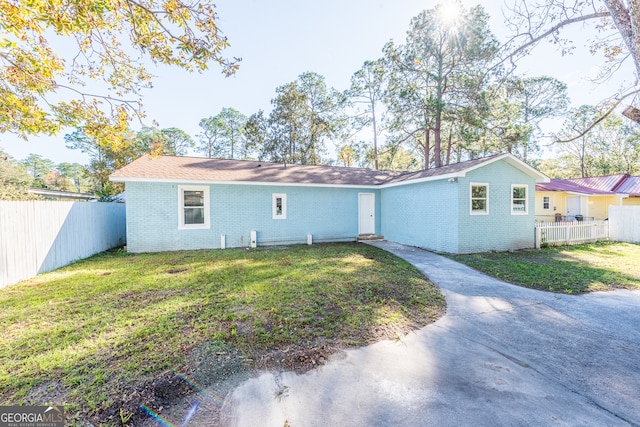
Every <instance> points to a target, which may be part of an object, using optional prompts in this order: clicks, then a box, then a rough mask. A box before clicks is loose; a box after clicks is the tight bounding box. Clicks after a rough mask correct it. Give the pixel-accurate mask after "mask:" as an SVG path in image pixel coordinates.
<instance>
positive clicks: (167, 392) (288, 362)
mask: <svg viewBox="0 0 640 427" xmlns="http://www.w3.org/2000/svg"><path fill="white" fill-rule="evenodd" d="M441 314H444V309H443V310H442V313H441ZM431 321H433V320H431ZM412 330H414V328H412V327H410V326H409V325H407V326H406V327H405V328H403V329H397V328H395V329H392V328H385V327H380V328H375V329H374V330H373V331H372V333H371V335H369V336H368V337H367V341H369V342H376V341H381V340H385V339H398V338H399V337H400V336H402V335H405V334H407V333H409V332H411V331H412ZM352 347H353V346H349V345H347V344H345V343H341V342H336V341H332V340H321V341H320V342H317V343H315V344H313V345H309V346H302V345H292V346H287V347H285V348H279V349H275V350H265V351H262V352H258V353H256V354H253V355H252V356H251V357H248V356H246V355H245V354H243V353H242V352H241V351H240V350H238V349H236V348H234V347H232V346H230V345H228V344H227V343H224V342H209V343H205V344H201V345H199V346H197V347H196V348H194V349H193V350H192V352H191V356H190V357H189V365H188V366H187V367H184V368H183V369H181V371H180V372H178V371H175V370H169V371H166V372H164V373H163V374H162V375H159V376H157V377H156V378H153V379H151V380H149V381H147V382H146V383H144V384H143V385H142V386H139V387H137V388H136V389H134V390H133V391H131V392H129V393H126V394H123V396H122V400H120V401H117V402H114V403H113V404H112V405H111V406H110V407H109V409H108V410H107V411H105V412H104V414H103V416H102V417H99V419H96V421H97V422H98V423H106V424H111V425H118V426H143V427H155V426H157V425H158V422H159V421H158V420H164V422H169V423H171V424H173V425H186V423H185V422H186V421H188V423H189V425H193V426H208V425H209V426H210V425H220V424H224V422H225V416H226V414H228V409H229V408H228V406H226V405H228V403H227V402H226V397H227V395H228V394H229V393H230V392H232V391H233V389H235V388H236V387H237V386H239V385H240V384H241V383H242V382H244V381H246V380H248V379H250V378H252V377H256V376H258V375H260V374H261V373H262V372H268V371H277V372H281V371H294V372H297V373H300V374H303V373H305V372H307V371H309V370H311V369H314V368H317V367H319V366H322V365H324V364H326V363H327V362H329V361H330V360H334V359H337V358H342V357H343V355H344V350H347V349H349V348H352ZM140 402H146V403H145V404H144V405H141V404H140ZM227 421H228V420H227Z"/></svg>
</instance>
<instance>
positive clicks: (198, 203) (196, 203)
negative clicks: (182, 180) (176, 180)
mask: <svg viewBox="0 0 640 427" xmlns="http://www.w3.org/2000/svg"><path fill="white" fill-rule="evenodd" d="M178 209H179V212H178V218H179V220H178V228H179V229H198V228H209V187H206V186H186V185H180V186H178Z"/></svg>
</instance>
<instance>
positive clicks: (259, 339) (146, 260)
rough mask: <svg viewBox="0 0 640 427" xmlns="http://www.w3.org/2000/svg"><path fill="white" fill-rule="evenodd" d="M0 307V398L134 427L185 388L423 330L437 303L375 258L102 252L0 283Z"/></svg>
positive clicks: (349, 251)
mask: <svg viewBox="0 0 640 427" xmlns="http://www.w3.org/2000/svg"><path fill="white" fill-rule="evenodd" d="M0 307H1V308H2V309H1V311H0V402H1V403H2V404H34V405H35V404H37V405H43V404H49V403H53V404H60V403H63V404H64V405H65V410H66V412H67V419H68V420H69V423H72V424H83V425H87V424H88V423H92V424H93V425H121V424H125V422H128V423H129V424H131V425H136V424H137V422H139V421H140V419H139V417H140V416H142V415H144V414H142V415H141V409H140V408H149V410H152V411H155V412H159V411H161V409H162V408H161V407H162V405H165V404H168V403H171V402H167V401H166V399H165V400H163V399H162V398H163V396H165V395H166V394H167V393H173V394H174V395H175V396H177V395H180V394H185V393H188V392H189V390H188V388H189V384H192V383H193V382H195V381H196V380H198V381H199V383H200V385H199V386H201V387H207V386H208V385H209V384H211V383H214V382H215V383H219V382H220V381H224V380H225V378H224V377H225V376H232V375H233V374H234V372H236V371H237V370H238V369H240V368H242V367H245V368H247V369H269V368H276V369H299V370H305V369H309V368H311V367H313V366H317V365H318V364H322V363H324V361H326V360H327V358H328V357H329V356H330V355H331V353H334V352H336V351H338V350H339V349H341V348H344V347H349V346H359V345H365V344H367V343H371V342H374V341H377V340H380V339H384V338H391V339H394V338H399V337H400V336H402V334H404V333H406V332H408V331H409V330H411V329H415V328H419V327H421V326H424V325H425V324H428V323H430V322H433V321H434V320H436V319H437V318H438V317H440V316H441V315H442V314H443V313H444V308H445V301H444V298H443V296H442V294H441V293H440V292H439V290H438V289H437V287H436V286H434V285H433V284H432V283H430V282H428V281H427V280H426V279H425V277H424V276H423V275H422V274H421V273H420V272H419V271H417V270H416V269H415V268H414V267H412V266H411V265H410V264H408V263H407V262H405V261H403V260H401V259H399V258H397V257H395V256H393V255H391V254H389V253H387V252H385V251H382V250H380V249H377V248H374V247H371V246H367V245H363V244H327V245H313V246H291V247H271V248H258V249H253V250H247V249H233V250H225V251H219V250H218V251H185V252H172V253H158V254H128V253H126V252H124V251H122V250H115V251H110V252H106V253H103V254H100V255H98V256H95V257H93V258H90V259H87V260H83V261H80V262H77V263H75V264H73V265H71V266H68V267H66V268H62V269H60V270H57V271H55V272H51V273H48V274H44V275H40V276H38V277H36V278H34V279H31V280H29V281H25V282H22V283H19V284H16V285H13V286H10V287H8V288H5V289H2V290H0ZM230 358H232V359H233V363H231V362H229V359H230ZM223 362H224V363H223ZM220 364H224V366H227V367H230V368H229V369H226V368H225V369H226V370H225V369H222V370H220V369H219V368H220ZM205 368H206V369H205ZM216 369H217V370H216ZM227 371H228V372H227ZM203 372H204V373H203ZM182 380H184V381H182ZM141 405H144V406H141ZM132 416H133V418H131V417H132ZM136 417H138V418H136ZM136 420H137V422H136Z"/></svg>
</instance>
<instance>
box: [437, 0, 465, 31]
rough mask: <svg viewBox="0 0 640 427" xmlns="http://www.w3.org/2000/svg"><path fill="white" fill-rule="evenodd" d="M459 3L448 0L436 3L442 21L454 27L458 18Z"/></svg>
mask: <svg viewBox="0 0 640 427" xmlns="http://www.w3.org/2000/svg"><path fill="white" fill-rule="evenodd" d="M460 12H461V10H460V3H458V2H457V1H448V2H446V3H442V4H440V5H438V16H439V18H440V20H441V21H442V23H444V24H445V25H447V26H449V27H455V26H456V23H457V21H458V19H459V18H460Z"/></svg>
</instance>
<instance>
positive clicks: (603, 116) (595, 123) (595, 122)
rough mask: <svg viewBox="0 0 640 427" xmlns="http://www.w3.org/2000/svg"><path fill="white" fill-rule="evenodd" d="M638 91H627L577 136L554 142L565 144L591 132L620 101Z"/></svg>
mask: <svg viewBox="0 0 640 427" xmlns="http://www.w3.org/2000/svg"><path fill="white" fill-rule="evenodd" d="M638 93H640V89H636V90H634V91H631V92H629V93H626V94H624V95H622V96H621V97H620V98H618V99H616V101H615V102H614V103H613V104H612V105H611V106H610V107H609V109H607V111H605V113H604V114H603V115H602V116H601V117H600V118H599V119H598V120H595V121H594V122H593V123H591V124H590V125H589V126H588V127H587V128H586V129H585V130H583V131H582V132H580V133H579V134H578V135H576V136H574V137H572V138H569V139H558V140H556V141H553V142H552V144H555V143H560V144H563V143H566V142H572V141H575V140H576V139H579V138H582V137H583V136H585V135H586V134H587V133H589V132H590V131H591V129H593V128H594V127H596V126H597V125H598V124H599V123H600V122H602V121H603V120H604V119H606V118H607V117H608V116H609V115H610V114H611V113H613V111H614V110H615V109H616V108H617V107H618V106H619V105H620V103H621V102H622V101H624V100H625V99H626V98H628V97H630V96H633V95H637V94H638Z"/></svg>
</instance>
